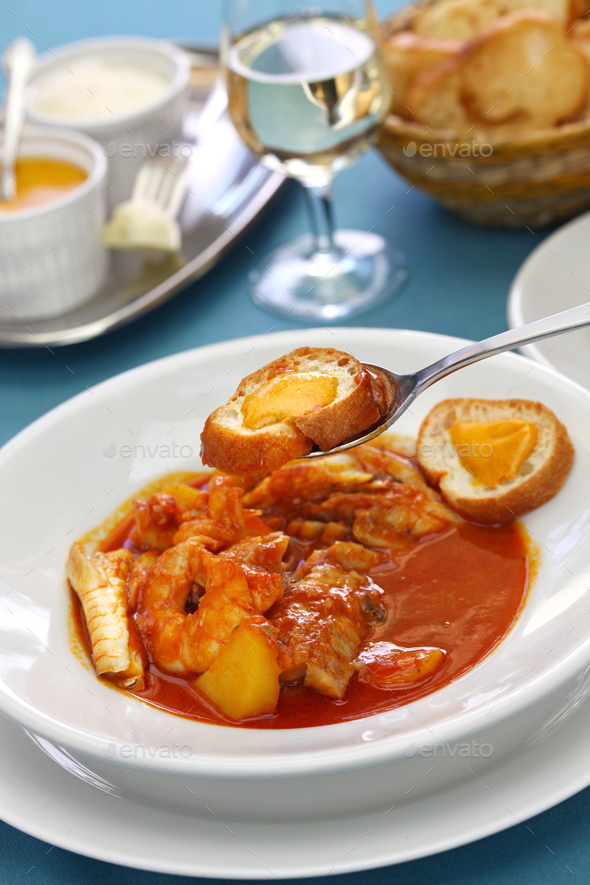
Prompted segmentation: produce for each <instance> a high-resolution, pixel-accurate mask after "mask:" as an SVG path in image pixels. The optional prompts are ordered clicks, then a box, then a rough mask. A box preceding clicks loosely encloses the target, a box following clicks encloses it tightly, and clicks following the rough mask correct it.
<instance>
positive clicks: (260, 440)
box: [201, 347, 393, 476]
mask: <svg viewBox="0 0 590 885" xmlns="http://www.w3.org/2000/svg"><path fill="white" fill-rule="evenodd" d="M392 399H393V391H391V390H390V389H387V386H386V382H385V379H384V378H381V377H378V376H376V375H374V374H372V373H371V372H369V371H367V370H366V369H365V368H364V366H363V365H362V363H360V362H359V361H358V360H357V359H355V358H354V357H353V356H351V355H350V354H348V353H344V352H343V351H340V350H334V349H333V348H331V347H300V348H298V349H297V350H293V351H292V352H291V353H289V354H287V355H286V356H283V357H280V358H279V359H277V360H274V361H273V362H272V363H269V364H268V365H267V366H264V367H263V368H261V369H258V370H257V371H256V372H254V373H253V374H251V375H248V376H247V377H246V378H244V379H243V380H242V381H241V382H240V385H239V386H238V389H237V390H236V392H235V394H234V395H233V396H232V397H231V398H230V400H229V401H228V403H227V405H225V406H221V407H220V408H218V409H216V410H215V411H214V412H213V413H212V414H211V415H210V416H209V417H208V418H207V421H206V423H205V427H204V429H203V433H202V434H201V444H202V445H201V458H202V460H203V463H204V464H208V465H210V466H212V467H216V468H217V469H218V470H221V471H223V472H224V473H229V474H232V475H237V476H239V475H243V474H247V473H267V472H270V471H272V470H276V469H278V468H279V467H281V466H282V465H283V464H285V463H286V462H287V461H292V460H294V459H295V458H301V457H302V456H303V455H307V454H308V453H309V452H311V450H312V449H313V447H314V445H317V446H319V448H320V449H322V450H323V451H326V450H327V449H330V448H332V447H333V446H336V445H338V444H339V443H341V442H344V441H345V440H347V439H350V438H351V437H353V436H355V435H357V434H359V433H361V432H362V431H363V430H366V429H367V428H368V427H370V426H371V425H373V424H375V423H376V422H377V421H378V420H379V418H380V417H381V415H382V414H383V413H384V412H385V411H386V409H387V408H388V406H389V404H390V403H391V401H392Z"/></svg>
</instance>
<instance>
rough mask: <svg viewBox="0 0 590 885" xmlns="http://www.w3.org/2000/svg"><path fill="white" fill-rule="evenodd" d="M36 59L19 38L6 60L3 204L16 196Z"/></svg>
mask: <svg viewBox="0 0 590 885" xmlns="http://www.w3.org/2000/svg"><path fill="white" fill-rule="evenodd" d="M35 57H36V54H35V47H34V46H33V44H32V43H31V41H30V40H27V38H26V37H19V38H18V39H17V40H15V41H14V42H13V43H11V44H10V46H9V47H8V48H7V49H6V51H5V52H4V54H3V56H2V65H3V67H4V71H5V74H6V79H7V81H8V86H7V89H6V105H5V109H4V126H3V132H2V155H1V157H0V160H1V162H2V176H1V178H0V200H13V199H14V198H15V196H16V176H15V174H14V164H15V162H16V156H17V153H18V145H19V141H20V136H21V132H22V128H23V123H24V119H25V112H24V96H25V89H26V86H27V83H28V81H29V77H30V76H31V73H32V71H33V67H34V66H35Z"/></svg>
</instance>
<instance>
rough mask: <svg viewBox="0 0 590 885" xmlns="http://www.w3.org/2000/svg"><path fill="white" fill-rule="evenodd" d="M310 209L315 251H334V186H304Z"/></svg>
mask: <svg viewBox="0 0 590 885" xmlns="http://www.w3.org/2000/svg"><path fill="white" fill-rule="evenodd" d="M303 190H304V192H305V196H306V199H307V208H308V210H309V219H310V223H311V231H312V234H313V238H314V252H334V251H335V250H336V247H335V245H334V211H333V208H332V186H331V185H330V184H326V185H323V186H322V187H306V186H305V185H304V186H303Z"/></svg>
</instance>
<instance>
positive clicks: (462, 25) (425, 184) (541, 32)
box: [378, 0, 590, 229]
mask: <svg viewBox="0 0 590 885" xmlns="http://www.w3.org/2000/svg"><path fill="white" fill-rule="evenodd" d="M443 6H444V7H446V9H445V10H443V12H444V13H445V14H444V15H443V14H441V12H440V10H441V8H442V7H443ZM494 6H495V7H496V13H495V15H496V18H495V19H494V13H493V7H494ZM533 6H534V7H535V8H531V7H533ZM451 7H452V12H453V15H454V18H451V17H450V13H449V14H447V12H448V10H449V9H450V8H451ZM498 8H501V13H498ZM478 11H479V12H480V13H481V15H480V18H479V20H478V21H474V20H475V19H477V15H478ZM587 12H588V10H587V9H586V0H576V2H574V3H570V2H569V0H470V2H469V0H421V2H418V3H416V4H412V5H410V6H407V7H405V8H404V9H402V10H401V11H400V12H398V13H397V14H395V15H394V16H393V17H391V18H390V19H388V20H387V21H386V22H385V23H384V25H383V36H384V51H385V55H386V58H387V59H388V62H389V65H390V69H391V66H392V64H393V65H395V63H396V59H399V58H400V57H403V59H407V61H406V60H403V64H404V65H405V68H404V71H403V77H402V78H401V82H400V77H399V76H398V77H397V79H396V82H394V83H392V88H393V91H394V93H395V94H394V97H393V99H392V109H391V111H390V113H389V115H388V116H387V118H386V120H385V123H384V126H383V129H382V133H381V136H380V140H379V144H378V146H379V149H380V150H381V152H382V154H383V156H384V157H385V158H386V160H387V161H388V162H389V163H391V165H392V166H393V167H394V169H396V170H397V171H398V172H399V173H400V174H401V175H403V176H404V178H406V179H407V180H408V181H409V182H410V183H411V184H412V185H414V186H416V187H419V188H421V189H422V190H425V191H426V192H427V193H429V194H430V196H432V197H433V198H434V199H435V200H437V201H438V202H439V203H441V204H442V205H443V206H445V207H446V208H448V209H450V210H451V211H453V212H455V213H456V214H458V215H460V216H462V217H463V218H465V219H467V220H469V221H472V222H475V223H477V224H482V225H489V226H495V227H511V228H526V227H529V228H532V229H534V228H538V227H542V226H545V225H549V224H553V223H556V222H559V221H562V220H564V219H566V218H569V217H571V216H573V215H576V214H578V213H579V212H582V211H583V210H585V209H587V208H589V207H590V102H589V94H590V70H589V63H588V58H589V57H590V16H588V15H587ZM449 22H450V24H449V26H448V27H447V24H448V23H449ZM557 25H559V28H560V30H561V32H560V33H557V34H556V39H555V40H554V39H552V32H551V28H553V29H554V30H555V28H556V26H557ZM527 29H528V31H527ZM535 30H536V33H531V34H530V35H529V36H530V41H529V42H530V45H531V52H533V54H534V52H535V51H536V50H535V49H534V48H533V43H534V42H535V41H536V44H539V43H540V42H542V40H545V42H546V44H547V46H546V47H545V48H542V49H540V50H539V53H538V54H539V57H540V60H539V64H538V66H537V69H536V70H535V71H534V73H532V74H531V72H532V70H533V69H532V67H531V68H530V71H524V70H523V71H521V70H520V68H519V64H520V66H521V67H522V59H521V60H520V61H519V59H517V58H516V59H515V58H514V57H513V56H512V55H511V52H512V48H513V47H514V45H515V44H516V43H517V40H516V37H515V34H516V36H518V33H522V34H525V35H526V33H528V32H532V31H535ZM400 35H402V36H400ZM457 35H460V36H461V38H462V39H456V37H457ZM451 36H453V37H454V38H455V39H454V41H453V40H451V39H450V38H451ZM441 38H443V39H441ZM463 38H464V39H463ZM511 41H512V43H511ZM484 42H485V46H484ZM536 44H535V45H536ZM482 47H483V49H482ZM517 49H518V47H517ZM483 50H485V51H483ZM392 53H394V54H395V53H397V56H392ZM549 53H552V54H551V55H549ZM553 53H555V54H553ZM541 56H546V57H547V58H550V59H551V62H552V65H553V69H552V70H547V71H546V73H545V81H543V78H542V77H541V75H540V73H539V72H540V69H541V63H545V62H543V59H542V58H541ZM522 57H523V58H526V55H523V56H522ZM512 63H513V64H512ZM511 64H512V69H511V67H510V66H511ZM459 70H461V71H462V72H463V73H462V81H461V83H460V84H459V85H457V83H458V77H459V74H458V73H457V71H459ZM529 74H531V76H529ZM509 84H510V85H509ZM507 87H508V88H507ZM513 88H514V89H515V92H512V89H513ZM518 95H520V98H521V99H522V101H523V102H524V104H525V105H527V103H528V108H527V109H526V112H525V113H524V114H523V113H522V111H521V110H520V108H519V109H518V110H514V112H513V113H511V103H512V106H513V108H516V107H517V104H516V99H517V96H518ZM558 102H562V103H563V119H561V120H560V119H558V114H557V113H556V111H555V106H556V103H558ZM413 108H416V109H417V110H418V115H416V114H414V112H413ZM420 112H421V113H422V120H424V119H427V120H428V121H429V125H426V123H425V122H418V121H417V116H419V115H420ZM466 114H467V115H468V116H467V117H465V115H466ZM488 114H490V117H488V116H487V115H488ZM527 114H528V116H527ZM552 114H553V117H552V116H551V115H552ZM502 115H503V116H502ZM412 116H414V119H412ZM549 119H552V120H553V121H554V122H552V123H551V124H550V125H547V120H549ZM433 121H436V122H435V123H433Z"/></svg>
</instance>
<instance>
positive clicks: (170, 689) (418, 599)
mask: <svg viewBox="0 0 590 885" xmlns="http://www.w3.org/2000/svg"><path fill="white" fill-rule="evenodd" d="M205 482H206V478H205V479H203V474H200V475H199V477H198V479H195V481H194V483H191V481H190V480H189V481H188V482H187V485H191V484H194V485H199V486H200V485H203V484H205ZM133 525H134V523H133V517H132V516H127V517H125V518H124V519H123V520H122V521H121V522H120V523H119V525H118V526H116V527H115V529H114V530H113V531H112V532H111V533H110V535H109V536H108V537H107V538H106V539H105V540H104V541H103V542H102V543H101V545H100V549H101V550H103V551H105V552H107V551H109V550H115V549H117V548H119V547H122V546H123V544H126V542H127V543H129V541H130V539H131V546H132V547H133V543H132V538H133ZM313 549H315V548H314V545H313V543H310V544H306V543H304V542H301V541H297V540H295V539H294V540H293V541H292V542H291V547H290V551H289V553H290V561H291V563H293V569H292V570H295V568H296V567H297V564H298V563H299V562H301V561H302V560H303V559H305V558H306V557H307V556H308V555H309V554H310V553H311V552H312V550H313ZM535 565H536V564H535V557H534V553H533V552H532V549H531V544H530V542H529V540H528V536H527V535H526V533H525V531H524V529H523V527H522V526H521V524H519V523H516V522H513V523H511V524H510V525H508V526H504V527H501V528H500V527H490V526H481V525H475V524H472V523H462V524H460V525H458V526H456V527H453V528H450V529H448V530H447V531H445V532H443V533H442V534H440V535H435V536H430V537H428V538H424V539H423V540H421V541H418V542H417V544H416V545H415V546H414V547H412V548H411V549H410V550H409V551H406V552H404V553H402V554H399V555H396V557H395V560H394V561H392V562H391V563H388V564H386V566H385V567H384V566H378V567H377V568H376V569H372V570H370V571H369V572H368V573H367V574H368V575H369V576H370V577H371V578H372V579H373V580H374V581H375V583H377V584H378V585H379V586H380V587H381V588H382V589H383V591H384V596H383V597H382V600H381V601H382V603H383V604H384V605H385V606H386V607H387V608H388V610H389V612H390V616H389V618H388V620H387V622H386V623H385V624H384V625H383V626H377V627H375V628H373V630H372V633H371V635H370V636H369V637H368V639H369V641H371V642H376V641H383V640H385V641H390V642H394V643H395V644H397V645H400V646H405V647H415V646H436V647H440V648H442V649H444V650H445V651H446V653H447V657H446V661H445V665H444V667H443V668H442V669H441V670H440V671H438V672H437V673H435V675H434V676H433V677H432V678H430V679H427V680H425V681H424V682H421V683H416V684H414V685H407V686H404V687H400V688H395V689H392V688H378V687H376V686H373V685H369V684H368V683H365V682H361V681H360V680H359V679H358V677H357V676H356V674H355V675H354V676H353V677H352V679H351V682H350V684H349V686H348V690H347V692H346V695H345V697H344V698H343V699H342V700H333V699H332V698H328V697H326V696H325V695H321V694H318V693H317V692H315V691H313V690H311V689H308V688H306V687H305V686H303V685H283V686H282V687H281V692H280V696H279V702H278V705H277V708H276V710H275V712H274V713H271V714H267V715H264V716H259V717H256V718H253V719H245V720H241V721H239V722H236V721H234V720H231V719H229V718H227V717H226V716H224V714H223V713H221V711H220V710H218V709H217V707H215V706H214V705H213V704H212V703H210V702H209V701H208V700H207V698H206V697H205V695H204V694H202V693H201V692H200V691H199V690H198V689H197V688H196V687H194V686H193V685H191V684H190V682H189V681H188V680H186V679H183V678H179V677H175V676H171V675H169V674H166V673H162V672H161V671H160V670H158V668H157V667H156V666H155V665H154V664H153V662H152V663H151V664H150V667H149V677H148V680H147V686H146V688H145V689H144V690H143V691H139V692H134V694H135V696H136V697H138V698H140V699H141V700H143V701H145V702H147V703H148V704H150V705H153V706H155V707H158V708H160V709H163V710H166V711H168V712H170V713H174V714H177V715H180V716H183V717H187V718H189V719H195V720H197V721H200V722H209V723H214V724H218V725H228V726H232V727H238V728H239V727H248V728H304V727H309V726H317V725H331V724H335V723H338V722H346V721H349V720H352V719H360V718H363V717H365V716H370V715H372V714H374V713H379V712H383V711H386V710H391V709H394V708H395V707H400V706H404V705H405V704H408V703H410V702H411V701H415V700H417V699H418V698H421V697H425V696H426V695H429V694H431V693H432V692H434V691H438V690H439V689H440V688H443V687H444V686H445V685H448V684H449V683H450V682H453V681H454V680H455V679H457V678H458V677H459V676H461V675H463V674H464V673H466V672H468V671H469V670H471V669H472V668H473V667H475V665H476V664H478V663H479V662H480V661H481V660H483V659H484V658H485V657H486V656H487V655H488V654H489V653H490V652H491V651H492V650H493V649H494V648H495V647H496V646H497V645H498V643H499V642H500V641H501V640H502V639H503V638H504V636H505V635H506V634H507V633H508V631H509V630H510V628H511V627H512V625H513V624H514V622H515V620H516V619H517V617H518V615H519V613H520V611H521V609H522V606H523V604H524V601H525V598H526V595H527V592H528V588H529V585H530V580H531V574H533V576H534V571H535ZM289 570H291V569H289ZM71 596H72V608H71V611H72V626H73V628H74V632H75V635H76V638H77V639H78V641H79V642H80V643H81V644H82V645H83V647H84V648H85V650H86V653H87V654H88V656H89V657H91V648H90V640H89V637H88V633H87V630H86V625H85V621H84V615H83V612H82V608H81V605H80V603H79V601H78V599H77V597H76V595H75V594H74V592H73V591H72V592H71ZM102 681H105V682H108V680H102ZM108 684H109V685H111V686H112V683H108ZM112 687H114V686H112ZM115 690H117V691H118V690H120V689H117V688H115Z"/></svg>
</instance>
